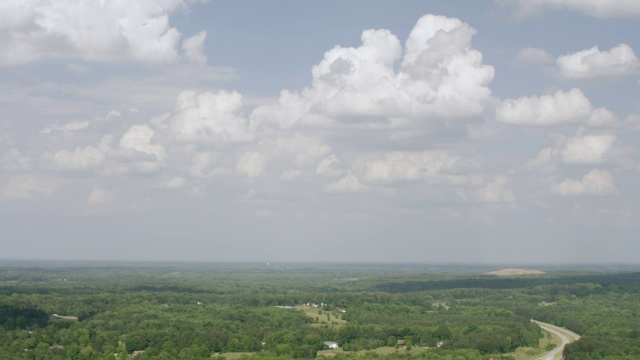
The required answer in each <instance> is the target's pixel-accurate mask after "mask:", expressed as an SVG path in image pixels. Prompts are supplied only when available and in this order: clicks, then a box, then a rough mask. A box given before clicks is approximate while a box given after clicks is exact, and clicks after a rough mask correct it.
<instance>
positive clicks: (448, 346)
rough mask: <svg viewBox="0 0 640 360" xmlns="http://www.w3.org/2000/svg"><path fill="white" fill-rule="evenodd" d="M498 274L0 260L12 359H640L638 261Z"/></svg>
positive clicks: (2, 350)
mask: <svg viewBox="0 0 640 360" xmlns="http://www.w3.org/2000/svg"><path fill="white" fill-rule="evenodd" d="M494 269H495V267H489V266H484V265H483V266H460V265H455V266H453V265H450V266H448V265H424V264H384V265H382V264H327V263H322V264H295V263H294V264H265V263H260V264H258V263H240V264H236V263H105V262H102V263H91V262H76V263H70V262H28V261H23V262H19V261H0V359H52V360H53V359H129V358H136V359H211V358H216V359H218V360H234V359H246V360H251V359H254V360H262V359H265V360H266V359H311V358H316V357H318V358H320V357H325V356H329V357H333V358H335V359H433V360H440V359H458V360H464V359H472V360H474V359H482V360H489V359H520V358H521V357H518V356H520V355H515V354H516V352H517V350H518V349H523V348H531V349H534V350H535V349H538V350H539V351H542V353H544V349H540V347H541V344H542V343H543V340H544V339H545V338H548V337H549V335H548V334H547V333H546V332H544V331H542V330H541V328H540V327H539V326H538V325H537V324H535V323H533V322H532V321H531V320H532V319H535V320H539V321H542V322H546V323H550V324H553V325H557V326H561V327H565V328H567V329H569V330H572V331H574V332H576V333H578V334H579V335H580V336H581V338H580V339H579V340H578V341H575V342H573V343H571V344H569V345H567V346H566V347H565V350H564V354H563V355H564V358H565V359H567V360H577V359H579V360H582V359H584V360H587V359H588V360H591V359H607V360H613V359H640V318H639V317H640V272H637V269H633V268H624V267H618V268H616V267H614V268H606V269H605V268H594V267H575V268H567V267H565V268H562V267H557V268H552V267H549V266H547V268H546V269H544V270H545V271H546V274H543V275H518V276H508V277H507V276H505V277H498V276H493V275H485V274H484V272H486V271H490V270H494ZM328 342H333V343H336V344H337V345H338V346H339V348H338V349H336V350H335V351H331V349H329V348H328V345H327V344H329V343H328ZM381 349H385V351H382V350H381ZM532 351H533V350H532ZM532 354H533V353H532ZM531 356H532V358H535V357H534V356H535V355H531Z"/></svg>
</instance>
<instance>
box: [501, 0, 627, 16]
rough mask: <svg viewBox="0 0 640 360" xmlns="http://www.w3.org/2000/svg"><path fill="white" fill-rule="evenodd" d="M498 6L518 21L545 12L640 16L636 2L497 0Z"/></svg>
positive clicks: (624, 0) (620, 0) (625, 0)
mask: <svg viewBox="0 0 640 360" xmlns="http://www.w3.org/2000/svg"><path fill="white" fill-rule="evenodd" d="M496 4H498V5H499V6H502V7H507V8H508V9H509V10H511V11H513V16H515V17H516V18H517V19H525V18H528V17H531V16H537V15H539V14H540V13H542V11H543V10H545V9H548V10H573V11H578V12H581V13H583V14H585V15H589V16H593V17H596V18H619V17H638V16H640V3H638V2H637V1H636V0H615V1H603V0H496Z"/></svg>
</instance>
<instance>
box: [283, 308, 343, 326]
mask: <svg viewBox="0 0 640 360" xmlns="http://www.w3.org/2000/svg"><path fill="white" fill-rule="evenodd" d="M296 309H298V310H300V311H303V312H304V313H305V315H307V316H308V317H310V318H312V319H314V321H315V319H316V318H317V319H318V322H317V323H314V324H312V325H313V326H322V325H334V326H341V325H345V324H346V323H347V321H346V320H342V313H341V312H336V311H324V310H322V309H319V308H314V307H310V306H300V305H298V306H296ZM319 311H322V314H319V313H318V312H319Z"/></svg>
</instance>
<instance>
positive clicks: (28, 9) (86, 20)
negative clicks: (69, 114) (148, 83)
mask: <svg viewBox="0 0 640 360" xmlns="http://www.w3.org/2000/svg"><path fill="white" fill-rule="evenodd" d="M184 3H185V2H184V0H138V1H123V0H117V1H47V0H6V1H2V2H0V44H1V45H2V48H3V51H2V52H1V53H0V65H19V64H25V63H29V62H34V61H38V60H41V59H45V58H65V59H80V60H89V61H123V60H124V61H140V62H146V63H167V62H175V61H178V60H179V59H180V58H181V56H182V55H181V54H180V39H181V34H180V32H179V31H178V30H177V29H176V28H174V27H171V26H170V25H169V14H170V13H171V12H173V11H175V10H177V9H179V8H180V7H182V6H184ZM205 38H206V33H204V32H201V33H199V34H197V35H195V36H193V37H192V38H189V39H186V40H185V41H184V42H183V44H182V48H183V50H184V52H185V57H186V59H188V60H190V61H194V62H204V61H206V57H204V55H203V54H202V44H203V42H204V40H205Z"/></svg>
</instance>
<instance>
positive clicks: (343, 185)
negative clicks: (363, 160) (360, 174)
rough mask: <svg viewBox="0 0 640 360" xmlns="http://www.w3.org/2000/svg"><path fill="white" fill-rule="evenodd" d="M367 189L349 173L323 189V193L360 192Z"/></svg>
mask: <svg viewBox="0 0 640 360" xmlns="http://www.w3.org/2000/svg"><path fill="white" fill-rule="evenodd" d="M367 189H368V187H367V186H365V185H363V184H362V183H361V182H360V180H358V178H357V177H356V176H355V175H353V174H351V173H349V174H347V175H346V176H344V177H343V178H340V179H339V180H337V181H335V182H332V183H330V184H328V185H327V186H326V187H325V191H326V192H329V193H349V192H362V191H366V190H367Z"/></svg>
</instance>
